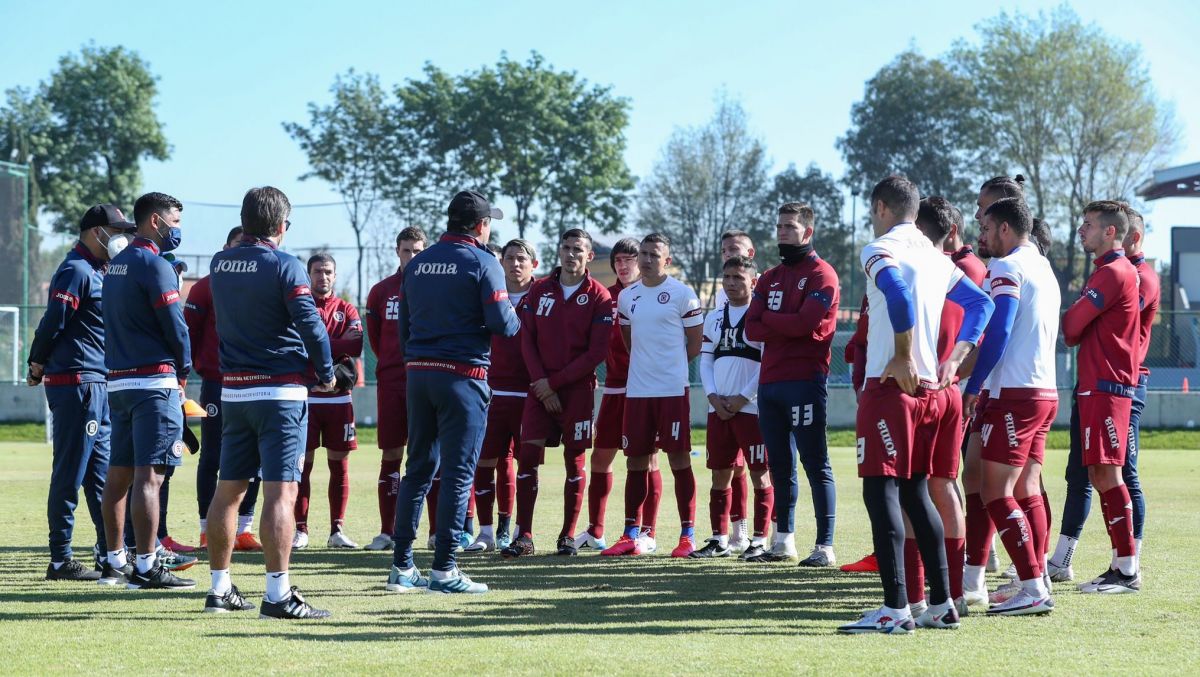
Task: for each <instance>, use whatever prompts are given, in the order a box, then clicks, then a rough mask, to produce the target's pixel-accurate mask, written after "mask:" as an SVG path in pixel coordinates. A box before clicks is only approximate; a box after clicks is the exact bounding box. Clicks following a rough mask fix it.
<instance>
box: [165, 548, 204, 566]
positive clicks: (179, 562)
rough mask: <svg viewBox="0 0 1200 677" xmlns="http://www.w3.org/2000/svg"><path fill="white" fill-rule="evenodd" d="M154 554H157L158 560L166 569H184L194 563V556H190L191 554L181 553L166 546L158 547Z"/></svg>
mask: <svg viewBox="0 0 1200 677" xmlns="http://www.w3.org/2000/svg"><path fill="white" fill-rule="evenodd" d="M156 554H157V556H158V561H159V562H161V563H162V565H163V566H164V567H166V568H167V571H183V570H185V569H190V568H192V565H194V564H195V563H196V558H195V557H192V556H191V555H182V554H180V553H177V552H175V551H174V550H168V549H166V548H161V547H160V548H159V549H158V552H157V553H156Z"/></svg>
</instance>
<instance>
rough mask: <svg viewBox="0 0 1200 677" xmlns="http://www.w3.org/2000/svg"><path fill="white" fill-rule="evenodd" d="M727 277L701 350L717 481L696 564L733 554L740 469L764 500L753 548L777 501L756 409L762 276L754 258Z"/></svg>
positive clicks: (727, 270)
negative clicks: (751, 334) (752, 325)
mask: <svg viewBox="0 0 1200 677" xmlns="http://www.w3.org/2000/svg"><path fill="white" fill-rule="evenodd" d="M722 273H723V274H722V278H721V287H722V289H723V290H724V291H725V297H726V301H725V303H724V304H722V305H721V306H719V307H717V308H715V309H713V310H712V311H711V312H710V313H709V314H708V317H707V318H705V321H704V338H703V341H702V343H701V348H700V351H701V354H700V378H701V380H702V381H703V383H704V392H705V395H707V397H708V404H709V407H708V408H709V412H708V440H707V451H708V454H707V463H706V465H707V466H708V468H709V469H710V470H712V476H713V483H712V490H711V491H710V494H709V517H710V519H711V522H712V530H713V535H712V537H711V538H709V539H708V542H707V543H705V545H704V547H703V548H700V549H699V550H697V551H695V552H693V553H692V554H691V557H693V558H709V557H728V556H729V555H730V554H732V552H733V550H732V549H731V548H730V542H729V521H730V514H729V513H730V503H731V499H732V498H733V487H732V483H733V472H734V469H735V468H737V467H739V466H741V467H746V466H749V467H750V472H751V474H752V475H753V476H754V485H755V493H756V494H759V495H761V496H762V497H763V499H764V500H758V501H756V502H755V509H754V540H753V541H751V543H750V547H758V548H762V547H763V544H764V543H765V542H766V530H767V524H768V523H769V522H770V520H771V508H772V507H773V504H774V497H775V496H774V490H773V488H772V487H771V480H770V476H769V475H768V474H767V449H766V446H765V445H764V444H763V440H762V431H761V430H759V427H758V406H757V405H756V404H755V400H756V399H758V379H759V366H760V363H761V360H762V344H761V343H757V342H755V341H749V340H747V339H746V312H747V310H749V308H750V294H751V290H753V289H754V280H755V277H756V273H757V271H756V269H755V267H754V262H753V261H752V260H750V259H749V258H746V257H744V256H733V257H731V258H729V259H727V260H726V261H725V263H724V265H723V267H722Z"/></svg>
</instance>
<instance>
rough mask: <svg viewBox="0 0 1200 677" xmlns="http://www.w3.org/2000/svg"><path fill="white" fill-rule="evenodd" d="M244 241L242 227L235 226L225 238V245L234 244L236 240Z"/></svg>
mask: <svg viewBox="0 0 1200 677" xmlns="http://www.w3.org/2000/svg"><path fill="white" fill-rule="evenodd" d="M240 239H242V227H241V226H234V227H233V228H230V229H229V234H228V235H226V236H225V244H233V241H234V240H240Z"/></svg>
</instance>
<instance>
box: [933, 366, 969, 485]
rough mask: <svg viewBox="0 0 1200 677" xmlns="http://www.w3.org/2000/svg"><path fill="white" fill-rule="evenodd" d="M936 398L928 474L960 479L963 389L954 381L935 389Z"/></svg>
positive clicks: (934, 396)
mask: <svg viewBox="0 0 1200 677" xmlns="http://www.w3.org/2000/svg"><path fill="white" fill-rule="evenodd" d="M933 400H934V403H935V407H936V409H937V422H936V424H935V429H934V431H933V444H932V445H931V446H930V449H932V450H933V454H932V457H931V458H930V462H929V476H930V477H942V478H945V479H951V480H953V479H957V478H958V466H959V464H960V463H961V462H962V440H963V420H962V417H963V405H962V392H961V391H960V390H959V389H958V386H957V385H952V386H950V387H949V388H943V389H941V390H939V391H937V392H936V393H934V395H933Z"/></svg>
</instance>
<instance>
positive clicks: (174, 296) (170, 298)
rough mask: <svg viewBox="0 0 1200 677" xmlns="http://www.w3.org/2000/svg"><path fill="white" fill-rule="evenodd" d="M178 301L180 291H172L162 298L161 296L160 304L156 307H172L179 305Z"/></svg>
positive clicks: (156, 304)
mask: <svg viewBox="0 0 1200 677" xmlns="http://www.w3.org/2000/svg"><path fill="white" fill-rule="evenodd" d="M178 301H179V290H177V289H172V290H171V291H169V292H165V293H163V294H162V295H161V296H159V297H158V303H155V304H154V306H155V307H156V308H165V307H167V306H169V305H171V304H172V303H177V302H178Z"/></svg>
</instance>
